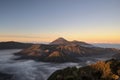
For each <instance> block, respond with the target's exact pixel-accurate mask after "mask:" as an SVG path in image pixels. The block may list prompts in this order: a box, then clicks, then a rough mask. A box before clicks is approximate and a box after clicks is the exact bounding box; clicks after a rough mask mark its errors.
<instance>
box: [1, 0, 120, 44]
mask: <svg viewBox="0 0 120 80" xmlns="http://www.w3.org/2000/svg"><path fill="white" fill-rule="evenodd" d="M119 30H120V0H0V36H1V39H0V40H1V41H3V40H6V39H8V40H18V41H27V40H28V41H49V40H52V39H54V38H57V37H60V36H62V37H66V38H68V39H70V40H73V39H78V40H85V41H91V42H110V41H109V40H111V42H115V41H120V38H118V37H120V31H119ZM111 37H112V38H111ZM33 38H35V39H36V40H33ZM104 38H105V39H104ZM112 39H113V40H112Z"/></svg>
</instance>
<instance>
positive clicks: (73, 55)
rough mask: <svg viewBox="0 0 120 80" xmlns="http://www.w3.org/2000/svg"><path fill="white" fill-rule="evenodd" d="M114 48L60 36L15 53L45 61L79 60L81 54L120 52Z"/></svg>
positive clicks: (26, 57)
mask: <svg viewBox="0 0 120 80" xmlns="http://www.w3.org/2000/svg"><path fill="white" fill-rule="evenodd" d="M119 52H120V51H119V50H117V49H113V48H100V47H95V46H93V45H91V44H88V43H85V42H79V41H67V40H65V39H64V38H58V39H56V40H55V41H53V42H51V43H50V44H36V45H32V46H31V47H29V48H27V49H24V50H22V51H20V52H18V53H15V55H19V56H20V58H19V59H34V60H37V61H44V62H78V61H80V59H78V58H79V57H81V56H94V55H100V54H106V53H119Z"/></svg>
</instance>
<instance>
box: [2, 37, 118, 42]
mask: <svg viewBox="0 0 120 80" xmlns="http://www.w3.org/2000/svg"><path fill="white" fill-rule="evenodd" d="M57 38H58V37H56V36H54V37H45V38H39V37H38V38H37V37H36V38H19V37H17V38H16V37H1V38H0V41H1V42H2V41H18V42H41V43H42V42H51V41H53V40H55V39H57ZM63 38H65V39H66V40H68V41H72V40H78V41H84V42H88V43H116V44H119V43H120V38H118V37H109V36H108V37H106V38H104V37H97V38H95V37H91V38H90V37H68V36H67V37H63Z"/></svg>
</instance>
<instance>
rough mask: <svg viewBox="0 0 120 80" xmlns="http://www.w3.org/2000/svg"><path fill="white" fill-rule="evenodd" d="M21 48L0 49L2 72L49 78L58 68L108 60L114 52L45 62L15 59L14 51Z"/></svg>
mask: <svg viewBox="0 0 120 80" xmlns="http://www.w3.org/2000/svg"><path fill="white" fill-rule="evenodd" d="M18 51H20V50H18V49H17V50H16V49H14V50H0V72H5V73H11V74H14V79H15V80H47V78H48V77H49V76H50V75H51V74H52V73H53V72H54V71H56V70H58V69H62V68H65V67H67V66H77V67H81V66H85V65H88V64H91V63H94V62H96V61H98V60H106V59H108V58H110V57H111V56H112V55H113V54H106V55H99V56H96V57H81V58H80V59H81V62H79V63H62V64H57V63H56V64H55V63H44V62H35V61H33V60H17V61H15V60H13V59H14V58H16V57H17V56H14V55H13V53H15V52H18Z"/></svg>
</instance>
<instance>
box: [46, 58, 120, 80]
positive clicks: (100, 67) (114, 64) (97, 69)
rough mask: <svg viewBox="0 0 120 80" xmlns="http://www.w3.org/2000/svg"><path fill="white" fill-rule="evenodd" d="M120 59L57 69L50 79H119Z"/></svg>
mask: <svg viewBox="0 0 120 80" xmlns="http://www.w3.org/2000/svg"><path fill="white" fill-rule="evenodd" d="M119 79H120V61H118V60H114V59H112V60H109V61H106V62H103V61H99V62H97V63H95V64H92V65H89V66H85V67H81V68H76V67H68V68H65V69H62V70H57V71H55V72H54V73H53V74H52V75H51V76H50V77H49V78H48V80H119Z"/></svg>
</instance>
